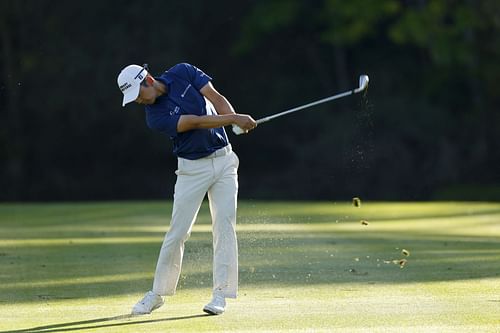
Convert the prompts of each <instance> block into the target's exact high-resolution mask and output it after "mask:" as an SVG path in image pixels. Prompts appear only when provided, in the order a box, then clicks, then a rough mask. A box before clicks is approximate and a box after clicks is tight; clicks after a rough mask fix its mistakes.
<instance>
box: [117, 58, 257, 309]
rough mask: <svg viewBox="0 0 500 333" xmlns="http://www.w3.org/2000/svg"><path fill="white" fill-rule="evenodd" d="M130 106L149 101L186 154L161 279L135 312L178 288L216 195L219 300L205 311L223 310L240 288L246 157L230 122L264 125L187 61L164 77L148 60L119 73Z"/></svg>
mask: <svg viewBox="0 0 500 333" xmlns="http://www.w3.org/2000/svg"><path fill="white" fill-rule="evenodd" d="M118 86H119V88H120V90H121V91H122V93H123V104H122V106H125V105H126V104H127V103H129V102H133V101H135V102H137V103H139V104H144V105H145V111H146V123H147V125H148V126H149V127H150V128H151V129H153V130H156V131H159V132H161V133H164V134H166V135H168V136H169V137H170V139H171V140H172V141H173V152H174V154H175V155H176V156H177V159H178V167H177V170H176V172H175V173H176V175H177V181H176V184H175V189H174V204H173V211H172V220H171V222H170V229H169V231H168V233H167V234H166V235H165V239H164V241H163V245H162V247H161V250H160V255H159V258H158V263H157V266H156V272H155V277H154V282H153V289H152V290H151V291H148V292H147V293H146V295H145V296H144V298H143V299H142V300H140V301H139V302H138V303H137V304H136V305H135V306H134V307H133V309H132V314H146V313H151V311H153V310H155V309H157V308H159V307H160V306H162V305H163V303H164V298H163V296H170V295H173V294H174V293H175V289H176V287H177V283H178V281H179V276H180V272H181V265H182V257H183V253H184V242H185V241H186V240H187V239H188V237H189V235H190V233H191V229H192V227H193V224H194V222H195V220H196V216H197V214H198V211H199V209H200V205H201V203H202V201H203V198H204V197H205V195H206V194H207V193H208V199H209V202H210V212H211V216H212V233H213V251H214V255H213V258H214V262H213V284H214V285H213V292H212V296H213V297H212V300H211V302H210V303H208V304H207V305H205V307H204V308H203V311H205V312H207V313H209V314H214V315H218V314H222V313H224V311H225V308H226V298H236V294H237V290H238V245H237V241H236V232H235V227H236V205H237V193H238V174H237V171H238V165H239V160H238V157H237V156H236V154H235V153H234V152H233V150H232V149H231V145H230V144H229V140H228V138H227V135H226V132H225V130H224V126H227V125H238V126H239V127H241V128H242V129H243V130H244V131H246V132H248V131H249V130H252V129H254V128H255V127H256V126H257V124H256V123H255V121H254V120H253V119H252V118H251V117H250V116H248V115H244V114H237V113H235V111H234V109H233V107H232V106H231V104H230V103H229V101H228V100H227V99H226V98H225V97H224V96H223V95H221V94H220V93H219V92H218V91H217V90H216V89H215V88H214V86H213V85H212V83H211V77H209V76H208V75H207V74H205V73H204V72H202V71H201V70H200V69H198V68H197V67H195V66H193V65H190V64H187V63H181V64H177V65H175V66H173V67H172V68H170V69H169V70H167V71H166V72H164V73H163V74H162V75H161V76H159V77H153V76H151V75H150V74H149V73H148V69H147V65H144V66H138V65H130V66H127V67H125V68H124V69H123V70H122V72H121V73H120V74H119V75H118Z"/></svg>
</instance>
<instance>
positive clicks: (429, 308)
mask: <svg viewBox="0 0 500 333" xmlns="http://www.w3.org/2000/svg"><path fill="white" fill-rule="evenodd" d="M170 209H171V206H170V204H169V203H164V202H153V203H151V202H147V203H145V202H120V203H82V204H1V205H0V317H1V321H0V333H4V332H106V333H107V332H223V331H235V332H264V331H277V332H278V331H283V332H284V331H292V332H306V331H307V332H332V331H333V332H336V331H338V332H454V333H456V332H500V275H499V274H500V204H499V203H364V202H363V203H362V206H361V207H360V208H355V207H353V206H352V205H351V203H333V202H328V203H296V202H293V203H291V202H283V203H269V202H240V209H239V221H238V236H239V246H240V296H239V298H238V299H237V300H229V302H228V309H227V312H226V313H225V314H224V315H222V316H205V315H204V313H203V312H202V311H201V308H202V307H203V305H204V304H205V303H206V302H207V301H208V300H209V298H210V293H211V291H210V289H211V283H212V282H211V281H212V277H211V267H212V265H211V260H212V253H211V226H210V220H209V212H208V208H207V205H206V204H204V206H203V207H202V210H201V212H200V216H199V218H198V222H197V224H196V225H195V227H194V229H193V233H192V235H191V238H190V239H189V241H188V242H187V244H186V252H185V258H184V259H185V260H184V266H183V271H182V276H181V281H180V284H179V288H178V292H177V295H175V296H174V297H171V298H168V299H167V303H166V305H165V306H163V307H162V308H160V309H158V310H157V311H155V312H154V313H153V314H151V315H147V316H140V317H130V316H128V315H127V314H128V313H129V312H130V309H131V307H132V305H133V304H134V303H135V302H136V301H137V300H138V299H139V298H140V297H142V295H143V293H144V292H145V291H147V290H149V289H150V286H151V283H152V277H153V272H154V268H155V264H156V259H157V255H158V251H159V247H160V245H161V242H162V239H163V236H164V232H165V231H167V229H168V223H169V216H170ZM361 220H366V221H368V225H362V224H361V223H360V221H361ZM403 249H405V250H407V251H409V253H410V255H409V256H405V255H403V254H402V253H401V252H402V250H403ZM400 259H407V264H406V265H405V266H404V267H403V268H400V265H399V263H398V261H399V260H400ZM393 260H396V263H393Z"/></svg>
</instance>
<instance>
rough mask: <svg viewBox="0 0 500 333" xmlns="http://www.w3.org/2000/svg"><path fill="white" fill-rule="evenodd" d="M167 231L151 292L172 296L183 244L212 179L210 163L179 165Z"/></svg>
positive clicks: (194, 162) (186, 161)
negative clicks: (170, 218) (170, 219)
mask: <svg viewBox="0 0 500 333" xmlns="http://www.w3.org/2000/svg"><path fill="white" fill-rule="evenodd" d="M177 175H178V177H177V182H176V184H175V193H174V206H173V211H172V221H171V224H170V229H169V231H168V233H167V234H166V236H165V240H164V242H163V245H162V247H161V251H160V255H159V257H158V263H157V266H156V273H155V279H154V283H153V292H154V293H155V294H158V295H173V294H174V293H175V289H176V287H177V283H178V281H179V276H180V272H181V266H182V257H183V253H184V242H185V241H186V240H187V239H188V238H189V235H190V233H191V229H192V227H193V224H194V222H195V220H196V216H197V214H198V211H199V209H200V206H201V203H202V201H203V198H204V196H205V194H206V192H207V190H208V187H209V186H210V182H211V180H212V179H213V178H212V177H213V172H212V167H211V163H210V161H209V160H196V161H189V160H182V161H181V162H179V169H178V171H177Z"/></svg>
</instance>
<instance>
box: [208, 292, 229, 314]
mask: <svg viewBox="0 0 500 333" xmlns="http://www.w3.org/2000/svg"><path fill="white" fill-rule="evenodd" d="M203 311H205V312H206V313H208V314H211V315H220V314H223V313H224V311H226V299H225V298H224V296H223V295H214V297H213V298H212V301H211V302H210V303H208V304H207V305H205V307H204V308H203Z"/></svg>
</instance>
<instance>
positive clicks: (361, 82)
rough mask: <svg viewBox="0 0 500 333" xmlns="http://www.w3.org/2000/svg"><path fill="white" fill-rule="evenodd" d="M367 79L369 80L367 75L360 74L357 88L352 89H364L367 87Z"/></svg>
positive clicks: (356, 91) (357, 90) (358, 90)
mask: <svg viewBox="0 0 500 333" xmlns="http://www.w3.org/2000/svg"><path fill="white" fill-rule="evenodd" d="M368 81H370V79H369V78H368V75H361V76H360V77H359V88H358V89H356V90H354V92H355V93H359V92H360V91H363V90H365V89H366V88H367V87H368Z"/></svg>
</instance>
